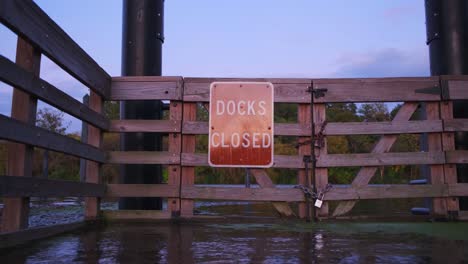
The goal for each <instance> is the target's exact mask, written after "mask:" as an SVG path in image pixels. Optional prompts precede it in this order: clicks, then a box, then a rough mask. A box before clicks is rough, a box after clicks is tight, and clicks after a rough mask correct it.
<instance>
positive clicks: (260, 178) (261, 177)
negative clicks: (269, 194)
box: [250, 169, 295, 217]
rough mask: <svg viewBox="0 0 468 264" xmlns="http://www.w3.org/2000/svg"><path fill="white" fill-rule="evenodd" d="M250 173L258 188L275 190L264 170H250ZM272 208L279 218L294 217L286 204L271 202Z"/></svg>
mask: <svg viewBox="0 0 468 264" xmlns="http://www.w3.org/2000/svg"><path fill="white" fill-rule="evenodd" d="M250 172H251V173H252V175H253V176H254V177H255V181H257V183H258V185H260V188H262V189H274V188H275V185H274V184H273V181H272V180H271V179H270V177H269V176H268V174H267V173H266V171H265V170H264V169H251V170H250ZM273 207H275V209H276V211H277V212H278V213H279V214H280V215H281V216H286V217H291V216H294V215H295V214H294V212H293V210H292V209H291V207H289V205H288V204H287V203H286V202H273Z"/></svg>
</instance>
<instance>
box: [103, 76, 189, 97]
mask: <svg viewBox="0 0 468 264" xmlns="http://www.w3.org/2000/svg"><path fill="white" fill-rule="evenodd" d="M182 85H183V79H182V77H166V76H164V77H160V76H127V77H113V78H112V93H111V98H110V99H111V100H117V101H118V100H181V99H182Z"/></svg>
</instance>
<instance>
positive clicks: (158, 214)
mask: <svg viewBox="0 0 468 264" xmlns="http://www.w3.org/2000/svg"><path fill="white" fill-rule="evenodd" d="M102 215H103V216H104V218H105V219H107V220H160V219H170V218H171V214H170V212H168V211H160V210H103V211H102Z"/></svg>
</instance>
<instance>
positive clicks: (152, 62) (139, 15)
mask: <svg viewBox="0 0 468 264" xmlns="http://www.w3.org/2000/svg"><path fill="white" fill-rule="evenodd" d="M163 11H164V1H163V0H124V1H123V22H122V26H123V27H122V76H160V75H161V68H162V67H161V66H162V44H163V41H164V36H163V13H164V12H163ZM120 118H121V119H161V118H162V102H161V101H150V100H147V101H124V102H121V104H120ZM120 143H121V146H120V147H121V149H122V150H124V151H160V150H161V149H162V137H161V135H159V134H155V133H123V134H122V136H121V140H120ZM120 182H121V183H140V184H145V183H146V184H152V183H161V182H162V169H161V166H160V165H139V164H132V165H122V168H121V175H120ZM161 208H162V200H161V198H149V197H145V198H139V197H129V198H121V199H120V201H119V209H146V210H156V209H161Z"/></svg>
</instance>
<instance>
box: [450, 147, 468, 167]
mask: <svg viewBox="0 0 468 264" xmlns="http://www.w3.org/2000/svg"><path fill="white" fill-rule="evenodd" d="M445 156H446V159H447V163H453V164H468V150H448V151H446V152H445Z"/></svg>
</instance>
